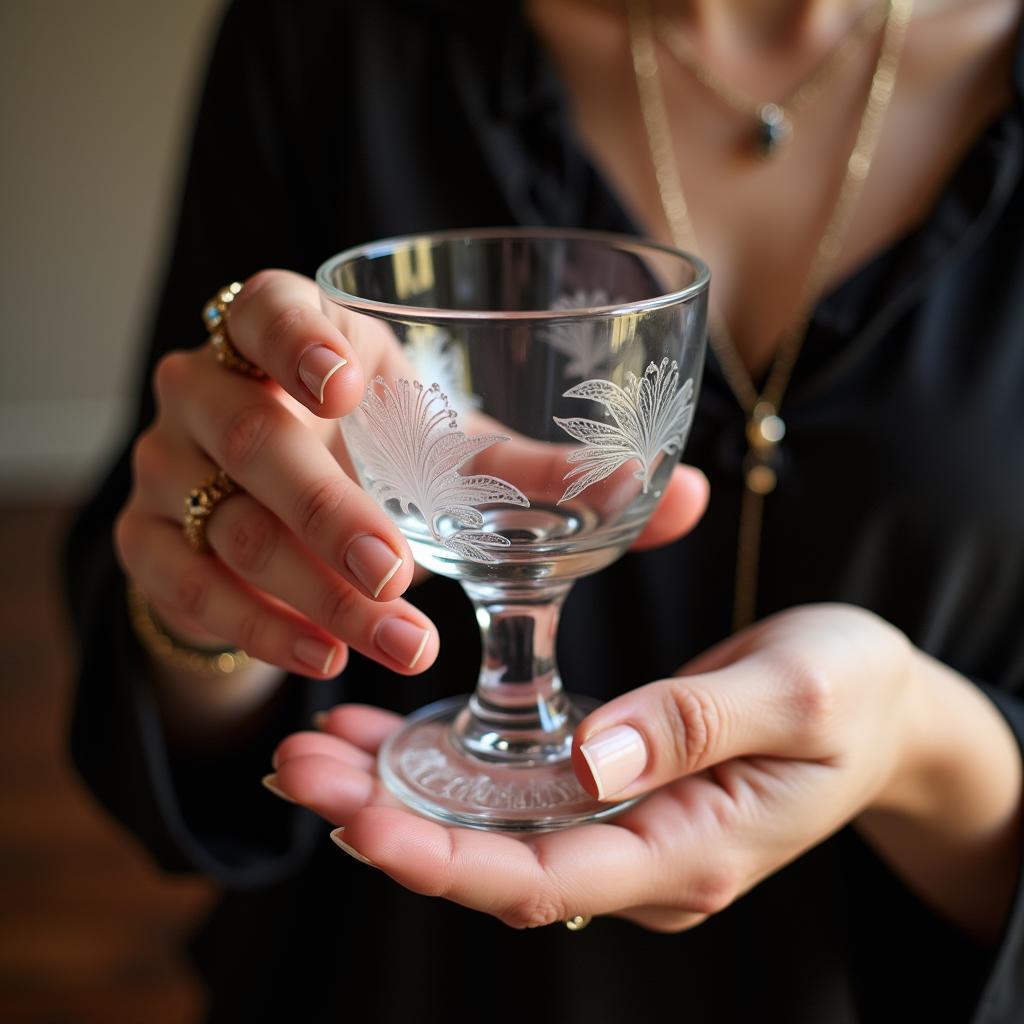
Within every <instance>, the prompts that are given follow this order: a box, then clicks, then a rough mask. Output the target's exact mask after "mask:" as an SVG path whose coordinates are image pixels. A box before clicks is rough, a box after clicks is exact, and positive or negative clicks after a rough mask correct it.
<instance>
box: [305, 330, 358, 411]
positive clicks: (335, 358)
mask: <svg viewBox="0 0 1024 1024" xmlns="http://www.w3.org/2000/svg"><path fill="white" fill-rule="evenodd" d="M346 365H348V360H347V359H342V357H341V356H339V355H338V353H337V352H335V351H334V349H331V348H328V347H327V346H326V345H314V346H313V347H312V348H307V349H306V351H305V352H303V353H302V357H301V358H300V359H299V380H301V381H302V383H303V384H305V385H306V390H307V391H308V392H309V393H310V394H311V395H312V396H313V397H314V398H315V399H316V400H317V401H318V402H319V403H320V404H321V405H323V401H324V389H325V388H326V387H327V382H328V381H329V380H330V379H331V378H332V377H333V376H334V375H335V374H336V373H337V372H338V371H339V370H340V369H341V368H342V367H343V366H346Z"/></svg>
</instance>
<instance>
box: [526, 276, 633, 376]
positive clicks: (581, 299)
mask: <svg viewBox="0 0 1024 1024" xmlns="http://www.w3.org/2000/svg"><path fill="white" fill-rule="evenodd" d="M625 301H626V300H625V299H622V298H615V299H613V298H612V297H611V296H610V295H609V294H608V292H607V291H606V290H605V289H604V288H594V289H586V288H581V289H579V290H577V291H575V292H567V293H566V294H564V295H559V297H558V298H557V299H555V301H554V302H552V303H551V309H552V310H559V309H589V308H590V307H592V306H611V305H614V304H615V303H619V302H625ZM599 328H600V325H599V324H597V323H595V322H594V321H579V322H567V323H561V324H552V325H551V326H550V327H549V328H548V329H547V331H546V334H545V337H546V338H547V342H548V344H549V345H550V346H551V347H552V348H553V349H555V350H556V351H558V352H561V353H562V355H564V356H568V357H569V362H568V363H566V364H565V367H564V368H563V370H562V374H563V376H565V377H566V378H567V379H569V380H577V379H579V378H581V377H589V376H590V375H591V374H594V373H597V371H598V369H599V368H600V366H601V364H602V363H603V362H604V361H605V359H606V358H607V357H608V346H607V345H606V344H605V343H604V342H603V340H602V338H601V337H600V335H599V333H598V330H599Z"/></svg>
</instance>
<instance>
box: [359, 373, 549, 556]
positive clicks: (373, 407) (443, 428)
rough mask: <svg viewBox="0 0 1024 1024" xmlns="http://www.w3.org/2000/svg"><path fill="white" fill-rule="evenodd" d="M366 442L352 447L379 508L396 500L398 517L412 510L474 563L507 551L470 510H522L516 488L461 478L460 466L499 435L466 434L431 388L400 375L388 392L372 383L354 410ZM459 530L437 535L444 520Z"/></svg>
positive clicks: (494, 480) (523, 500) (378, 380)
mask: <svg viewBox="0 0 1024 1024" xmlns="http://www.w3.org/2000/svg"><path fill="white" fill-rule="evenodd" d="M359 408H360V409H361V410H362V411H363V414H364V415H365V417H366V424H367V427H368V430H367V435H368V436H359V435H357V436H356V438H355V443H354V445H353V447H354V448H355V454H356V456H357V458H358V459H359V460H360V462H361V463H362V467H363V472H364V474H365V476H366V477H367V478H368V480H369V487H370V492H371V493H372V494H373V496H374V497H375V498H376V499H377V501H378V502H380V504H382V505H383V504H384V503H385V502H387V501H391V500H395V501H397V502H398V504H399V507H400V508H401V510H402V512H403V513H405V514H406V515H408V514H409V510H410V508H415V509H416V511H417V512H418V513H419V515H420V516H421V518H422V519H423V521H424V522H425V523H426V524H427V527H428V528H429V530H430V533H431V536H432V537H433V538H434V540H436V541H437V542H438V543H439V544H441V545H442V546H443V547H445V548H447V549H448V550H449V551H452V552H454V553H455V554H457V555H459V556H460V557H461V558H465V559H468V560H469V561H473V562H493V561H494V560H495V559H494V556H493V555H492V554H491V553H490V550H489V549H493V548H505V547H508V546H509V545H510V543H511V542H510V541H509V539H508V538H507V537H504V536H502V535H501V534H500V533H491V532H489V531H487V530H481V529H480V527H481V526H483V523H484V518H483V516H482V515H481V514H480V512H479V511H478V509H477V508H476V507H475V506H478V505H491V504H495V503H504V504H508V505H519V506H522V507H524V508H529V505H530V500H529V498H527V497H526V495H525V494H523V493H522V491H520V490H519V488H518V487H515V486H513V485H512V484H510V483H508V482H506V481H505V480H500V479H499V478H498V477H494V476H481V475H478V476H461V475H460V474H459V472H458V470H459V468H460V467H461V466H463V465H465V464H466V463H467V462H468V461H469V460H470V459H472V458H473V457H474V456H476V455H479V454H480V452H483V451H486V450H487V449H488V448H490V447H491V446H492V445H494V444H497V443H498V442H499V441H507V440H509V438H508V437H506V436H505V435H503V434H475V435H473V436H472V437H469V436H467V435H466V434H464V433H463V432H462V431H461V430H459V429H458V414H457V413H456V412H455V410H454V409H451V408H449V406H448V396H447V395H446V394H445V393H444V392H443V391H442V390H441V387H440V385H438V384H437V383H434V384H431V385H430V386H429V387H424V386H423V384H421V383H420V382H419V381H418V380H414V381H409V380H406V379H405V378H404V377H403V378H399V379H398V380H396V381H395V386H394V388H393V389H392V388H391V387H390V386H389V385H388V384H387V383H386V382H385V380H384V378H383V377H375V378H374V379H373V380H372V381H371V382H370V384H369V386H368V387H367V389H366V395H365V397H364V398H363V401H362V402H361V403H360V404H359ZM446 517H447V518H448V519H451V520H454V521H455V522H458V523H462V524H463V525H464V528H463V529H459V530H455V531H454V532H449V533H447V534H445V533H442V530H441V520H442V519H444V518H446Z"/></svg>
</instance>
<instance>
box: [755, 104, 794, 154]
mask: <svg viewBox="0 0 1024 1024" xmlns="http://www.w3.org/2000/svg"><path fill="white" fill-rule="evenodd" d="M792 135H793V122H792V121H790V119H789V117H787V115H786V111H785V110H784V109H783V108H782V107H780V106H779V105H778V104H777V103H765V104H764V106H762V107H761V108H760V110H758V112H757V148H758V151H759V152H760V154H761V156H764V157H768V156H773V155H774V154H775V151H776V150H777V149H779V148H780V147H781V146H783V145H784V144H785V143H787V142H788V141H789V140H790V138H791V137H792Z"/></svg>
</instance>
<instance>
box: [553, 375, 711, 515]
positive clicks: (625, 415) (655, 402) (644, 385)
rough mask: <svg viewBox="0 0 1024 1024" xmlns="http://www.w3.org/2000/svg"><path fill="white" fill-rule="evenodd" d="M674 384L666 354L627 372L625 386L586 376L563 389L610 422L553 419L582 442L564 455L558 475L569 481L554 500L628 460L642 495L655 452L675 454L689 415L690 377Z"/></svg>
mask: <svg viewBox="0 0 1024 1024" xmlns="http://www.w3.org/2000/svg"><path fill="white" fill-rule="evenodd" d="M678 383H679V367H678V366H677V365H676V362H675V360H672V362H669V360H668V359H667V358H666V359H662V361H661V363H660V364H658V365H655V364H654V363H653V362H652V363H649V364H648V366H647V369H646V370H645V371H644V374H643V376H642V377H639V378H638V377H636V376H635V375H634V374H632V373H627V374H626V386H625V387H621V388H620V387H619V386H618V385H617V384H614V383H612V382H611V381H610V380H586V381H583V383H581V384H577V385H576V386H575V387H572V388H570V389H569V390H568V391H566V392H565V394H564V395H563V397H564V398H585V399H589V400H590V401H592V402H600V403H601V404H602V405H603V406H604V407H605V409H606V410H607V414H608V415H609V416H610V417H611V420H612V422H610V423H609V422H601V421H599V420H590V419H584V418H583V417H579V416H574V417H572V418H570V419H562V418H560V417H558V416H555V417H554V420H555V422H556V423H557V424H558V425H559V426H560V427H561V428H562V429H563V430H564V431H565V432H566V433H567V434H569V436H570V437H574V438H575V439H576V440H577V441H581V442H582V444H581V446H580V447H579V448H576V449H575V450H574V451H572V452H571V453H570V454H569V455H568V456H567V458H566V461H567V462H569V463H572V464H573V465H572V468H571V469H570V470H569V472H568V473H566V474H565V477H564V479H565V480H571V481H572V482H571V483H570V484H569V486H568V487H567V488H566V489H565V493H564V494H563V495H562V497H561V498H559V499H558V503H559V504H561V503H562V502H563V501H568V500H569V499H570V498H575V497H576V495H578V494H580V493H581V492H582V491H585V490H586V489H587V488H588V487H590V486H591V485H592V484H596V483H597V482H598V481H600V480H604V479H605V477H608V476H611V474H612V473H614V472H615V470H617V469H618V468H619V467H620V466H623V465H625V464H626V463H627V462H629V461H630V460H632V459H636V460H637V461H638V462H639V463H640V466H639V467H638V468H637V470H636V472H635V473H634V474H633V476H635V477H636V479H637V480H639V481H640V482H641V484H642V486H643V493H644V494H646V493H647V489H648V487H649V485H650V481H651V474H652V473H653V472H654V467H655V460H656V458H657V456H658V453H659V452H664V453H665V454H666V455H677V454H678V453H679V451H680V450H681V448H682V445H683V438H684V436H685V435H686V431H687V429H688V428H689V426H690V420H691V419H692V418H693V379H692V378H690V379H689V380H687V381H686V382H685V383H684V384H683V385H682V386H681V387H677V385H678Z"/></svg>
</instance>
